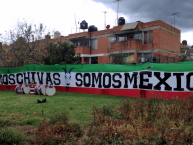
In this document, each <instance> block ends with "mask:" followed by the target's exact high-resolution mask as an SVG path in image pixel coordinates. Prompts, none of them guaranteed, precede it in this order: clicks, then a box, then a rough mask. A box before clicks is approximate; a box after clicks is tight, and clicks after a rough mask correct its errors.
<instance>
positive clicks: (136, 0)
mask: <svg viewBox="0 0 193 145" xmlns="http://www.w3.org/2000/svg"><path fill="white" fill-rule="evenodd" d="M113 1H116V0H54V1H53V0H52V1H51V0H33V1H32V0H0V2H1V3H0V18H1V19H0V34H3V35H4V33H5V31H9V30H11V29H13V27H14V26H15V25H16V22H17V21H23V19H25V20H27V21H28V22H33V23H34V24H35V23H36V24H38V23H43V24H44V25H45V26H46V27H47V29H49V30H50V31H53V30H55V31H60V32H61V34H62V35H64V36H67V35H69V34H71V33H75V32H76V25H75V20H76V23H78V22H81V21H82V20H86V21H87V22H88V25H89V26H90V25H95V26H96V27H98V29H99V30H103V29H104V24H105V22H104V13H103V12H104V11H107V13H106V24H110V26H111V28H112V27H113V26H115V19H116V18H117V2H115V3H114V2H113ZM176 12H178V13H179V14H177V15H176V17H175V27H176V28H178V29H180V30H181V41H182V40H187V41H188V43H189V44H190V45H193V0H123V1H121V2H120V3H119V16H123V17H124V18H125V19H126V23H130V22H134V21H142V22H149V21H155V20H162V21H164V22H166V23H168V24H170V25H171V24H172V25H173V26H174V16H171V15H172V14H173V13H176ZM75 18H76V19H75ZM77 27H78V28H79V24H77ZM80 31H81V30H80ZM77 32H79V29H77Z"/></svg>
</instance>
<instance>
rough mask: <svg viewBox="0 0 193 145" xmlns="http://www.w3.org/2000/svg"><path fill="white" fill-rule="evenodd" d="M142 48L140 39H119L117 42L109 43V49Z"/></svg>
mask: <svg viewBox="0 0 193 145" xmlns="http://www.w3.org/2000/svg"><path fill="white" fill-rule="evenodd" d="M135 49H138V50H142V41H141V40H135V39H133V40H126V41H119V42H116V41H114V42H112V43H111V50H112V51H119V50H135Z"/></svg>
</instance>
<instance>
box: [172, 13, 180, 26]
mask: <svg viewBox="0 0 193 145" xmlns="http://www.w3.org/2000/svg"><path fill="white" fill-rule="evenodd" d="M177 14H178V16H179V15H180V13H178V12H176V13H173V14H172V15H171V16H174V28H175V16H177Z"/></svg>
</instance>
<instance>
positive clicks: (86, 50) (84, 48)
mask: <svg viewBox="0 0 193 145" xmlns="http://www.w3.org/2000/svg"><path fill="white" fill-rule="evenodd" d="M75 51H76V54H78V53H80V54H89V55H90V47H88V46H78V47H76V48H75Z"/></svg>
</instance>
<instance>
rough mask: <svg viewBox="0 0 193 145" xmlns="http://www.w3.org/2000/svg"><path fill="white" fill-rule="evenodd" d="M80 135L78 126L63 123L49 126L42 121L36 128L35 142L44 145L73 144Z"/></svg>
mask: <svg viewBox="0 0 193 145" xmlns="http://www.w3.org/2000/svg"><path fill="white" fill-rule="evenodd" d="M81 135H82V131H81V129H80V126H79V125H78V124H73V125H71V124H67V123H66V122H64V121H60V122H58V123H57V124H53V123H51V124H49V123H47V122H46V119H44V120H43V121H42V123H41V124H40V125H39V126H38V130H37V137H36V139H35V142H36V143H37V144H45V145H50V144H54V145H56V144H62V143H75V142H76V141H77V140H78V137H80V136H81Z"/></svg>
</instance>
